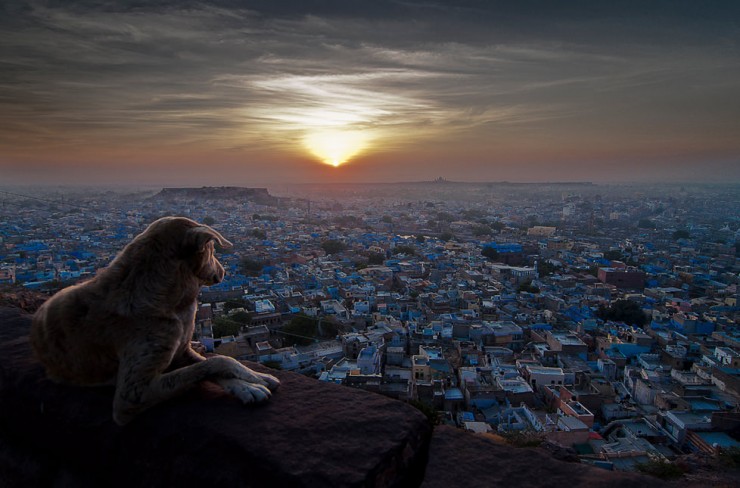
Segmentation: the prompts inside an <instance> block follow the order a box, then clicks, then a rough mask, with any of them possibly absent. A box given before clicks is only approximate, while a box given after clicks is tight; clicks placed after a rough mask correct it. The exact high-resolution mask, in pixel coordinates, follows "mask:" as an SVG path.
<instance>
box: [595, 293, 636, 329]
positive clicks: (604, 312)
mask: <svg viewBox="0 0 740 488" xmlns="http://www.w3.org/2000/svg"><path fill="white" fill-rule="evenodd" d="M596 316H597V317H599V318H600V319H602V320H613V321H615V322H624V323H626V324H629V325H636V326H638V327H642V326H643V325H645V322H647V317H645V314H644V313H643V311H642V309H641V308H640V305H638V304H637V303H635V302H633V301H632V300H617V301H615V302H614V303H612V304H611V306H609V307H608V308H607V307H604V306H603V305H601V306H599V310H598V311H597V312H596Z"/></svg>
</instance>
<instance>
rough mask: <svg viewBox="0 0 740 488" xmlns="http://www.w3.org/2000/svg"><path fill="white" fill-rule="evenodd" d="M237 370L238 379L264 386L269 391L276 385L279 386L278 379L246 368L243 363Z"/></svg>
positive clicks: (274, 388) (275, 387)
mask: <svg viewBox="0 0 740 488" xmlns="http://www.w3.org/2000/svg"><path fill="white" fill-rule="evenodd" d="M241 366H242V367H241V368H240V370H239V372H238V373H237V377H238V378H239V379H240V380H244V381H247V382H249V383H256V384H258V385H262V386H266V387H267V388H269V389H270V390H271V391H275V390H276V389H277V387H278V386H280V380H279V379H277V378H275V377H274V376H273V375H271V374H267V373H258V372H257V371H254V370H253V369H250V368H247V367H246V366H244V365H241Z"/></svg>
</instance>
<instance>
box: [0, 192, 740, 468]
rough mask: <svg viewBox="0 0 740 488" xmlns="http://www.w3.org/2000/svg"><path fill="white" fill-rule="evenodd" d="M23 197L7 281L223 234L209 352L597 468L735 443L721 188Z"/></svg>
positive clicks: (726, 210) (9, 215) (4, 258)
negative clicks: (428, 411)
mask: <svg viewBox="0 0 740 488" xmlns="http://www.w3.org/2000/svg"><path fill="white" fill-rule="evenodd" d="M199 190H200V191H199ZM24 191H25V190H15V191H13V192H12V193H11V194H8V193H6V194H3V195H4V196H3V198H4V200H3V206H2V219H1V220H0V282H2V283H4V284H5V286H23V287H27V288H31V289H38V290H46V289H49V290H53V289H56V288H58V287H59V286H61V285H62V284H68V283H73V282H75V281H78V280H80V279H85V278H86V277H89V276H91V275H92V274H93V273H94V272H95V270H96V269H98V268H100V267H101V266H104V265H105V264H106V263H107V262H109V261H110V259H111V258H112V257H113V256H114V255H115V253H116V252H117V251H118V250H119V249H120V248H121V247H122V246H123V245H125V243H126V242H128V241H129V240H130V239H131V238H132V237H133V236H134V235H136V234H137V233H138V232H140V231H141V230H143V228H144V227H145V226H146V224H147V223H148V222H150V221H151V220H153V219H154V218H156V217H158V216H161V215H165V214H179V215H186V216H190V217H192V218H194V219H196V220H199V221H203V222H207V223H211V224H212V225H213V226H214V227H216V228H217V229H218V230H219V231H221V232H222V233H223V234H224V235H225V236H226V237H227V238H228V239H230V240H231V241H232V242H234V244H235V247H234V249H233V250H231V251H229V252H228V253H227V252H222V253H221V255H220V258H221V260H222V262H223V263H224V265H225V266H226V268H227V278H226V280H225V281H224V282H223V283H221V284H219V285H217V286H213V287H210V288H206V289H204V290H203V292H202V293H201V297H200V299H201V306H200V309H199V310H198V314H197V316H196V321H197V331H198V337H196V339H198V340H200V341H201V342H203V344H204V345H205V346H206V347H207V348H208V349H210V350H213V351H216V352H219V353H221V354H228V355H232V356H235V357H239V358H244V359H251V360H255V361H261V362H263V363H265V364H268V365H271V366H273V367H280V368H283V369H289V370H293V371H297V372H301V373H304V374H307V375H311V376H314V377H316V378H317V379H319V380H321V381H331V382H335V383H340V384H344V385H347V386H348V387H354V388H364V389H367V390H370V391H374V392H377V393H379V394H384V395H388V396H391V397H393V398H398V399H400V400H413V401H416V402H420V403H423V404H426V405H427V406H428V407H430V408H433V409H436V410H437V411H438V412H440V418H442V419H443V421H445V422H447V423H450V424H454V425H457V426H458V427H460V428H467V429H469V430H473V431H476V432H485V431H490V432H495V433H498V434H500V435H504V436H505V435H509V434H511V433H512V432H527V433H532V434H533V435H536V436H539V437H542V438H545V439H548V440H550V441H551V442H554V443H557V444H560V445H563V446H566V447H572V448H574V449H576V450H577V452H578V453H580V455H581V457H582V460H584V461H586V462H593V463H597V464H599V465H601V466H605V467H610V468H613V469H632V468H633V467H634V466H635V465H636V464H637V463H640V462H644V461H645V460H646V459H648V458H650V457H653V458H655V457H657V458H665V459H673V458H675V457H676V456H677V455H679V454H681V453H686V452H692V451H696V452H716V451H718V450H720V449H727V448H730V447H733V446H736V447H737V446H740V443H738V439H737V425H738V423H739V422H740V418H739V416H740V414H739V413H738V412H739V409H738V398H739V396H740V327H739V326H738V325H739V324H738V319H739V318H740V307H739V306H738V295H739V290H738V281H739V280H738V274H739V273H740V266H738V261H737V258H738V246H737V242H738V241H739V240H740V221H739V220H738V215H740V202H739V199H738V195H739V193H738V188H736V187H731V186H715V187H696V188H676V187H635V188H630V187H627V188H625V187H619V188H610V187H600V186H596V185H507V184H487V185H473V184H470V185H463V184H456V183H450V182H441V183H440V182H438V183H434V184H428V185H424V184H416V185H406V186H401V185H374V186H373V185H354V186H342V187H338V186H330V187H324V188H318V189H317V188H311V187H293V188H290V189H284V190H282V191H281V196H282V198H274V197H272V196H271V195H269V194H267V193H266V192H265V191H254V192H251V191H241V190H239V189H228V191H213V190H212V189H188V190H168V191H166V192H164V193H160V194H158V195H157V191H151V192H136V193H122V192H103V191H97V192H95V191H77V192H76V193H70V192H69V191H66V192H63V193H62V192H61V191H60V192H57V193H50V192H49V191H46V192H45V193H43V194H32V195H28V194H27V193H24ZM25 195H28V196H32V197H35V198H36V199H34V198H27V197H26V196H25ZM638 195H639V198H638V197H637V196H638ZM565 209H567V211H565Z"/></svg>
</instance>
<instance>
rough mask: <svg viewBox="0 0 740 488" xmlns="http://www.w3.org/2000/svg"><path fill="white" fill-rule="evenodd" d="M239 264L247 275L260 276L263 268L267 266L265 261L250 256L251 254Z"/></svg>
mask: <svg viewBox="0 0 740 488" xmlns="http://www.w3.org/2000/svg"><path fill="white" fill-rule="evenodd" d="M239 264H240V265H241V270H242V273H244V274H245V275H246V276H259V274H260V272H261V271H262V268H264V267H265V263H264V262H263V261H260V260H259V259H254V258H250V257H249V256H245V257H243V258H242V260H241V262H240V263H239Z"/></svg>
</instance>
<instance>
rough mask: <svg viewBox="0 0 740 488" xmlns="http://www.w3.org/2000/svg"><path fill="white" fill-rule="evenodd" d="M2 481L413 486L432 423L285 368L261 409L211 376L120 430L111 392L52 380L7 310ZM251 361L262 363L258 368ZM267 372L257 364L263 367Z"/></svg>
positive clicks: (0, 410)
mask: <svg viewBox="0 0 740 488" xmlns="http://www.w3.org/2000/svg"><path fill="white" fill-rule="evenodd" d="M0 324H1V325H0V330H2V332H0V463H2V464H0V473H1V474H0V486H37V485H52V486H91V487H92V486H212V485H214V484H217V485H221V486H244V487H251V486H297V487H312V486H327V487H329V486H332V487H334V486H348V487H349V486H399V487H405V486H414V485H417V486H418V484H419V482H420V480H421V478H420V477H421V475H422V473H423V469H424V463H425V461H426V460H425V453H426V448H427V445H428V441H429V434H430V428H429V426H428V423H427V422H426V419H425V417H424V416H423V415H422V414H421V413H419V412H418V411H417V410H416V409H414V408H412V407H410V406H408V405H406V404H404V403H401V402H397V401H394V400H391V399H387V398H385V397H383V396H380V395H376V394H373V393H368V392H364V391H360V390H354V389H350V388H345V387H340V386H337V385H332V384H325V383H319V382H317V381H316V380H313V379H310V378H305V377H303V376H301V375H297V374H292V373H284V372H277V376H279V377H280V379H281V381H282V382H283V383H282V387H281V388H280V390H279V391H278V392H277V393H276V394H275V395H274V396H273V398H272V399H271V400H270V401H269V402H268V403H267V404H265V405H259V406H244V405H242V404H241V403H240V402H238V401H237V400H236V399H234V398H232V397H230V396H228V395H226V394H225V393H224V392H223V391H222V390H221V389H220V388H219V387H218V386H216V385H215V384H211V383H204V384H203V385H202V386H200V387H198V388H197V389H195V390H194V391H192V392H190V393H188V394H187V395H185V396H183V397H180V398H178V399H175V400H172V401H170V402H167V403H165V404H162V405H160V406H158V407H156V408H154V409H152V410H150V411H148V412H146V413H145V414H143V415H142V416H141V417H139V418H137V419H136V420H134V421H133V422H132V423H131V424H129V425H127V426H126V427H124V428H121V427H118V426H117V425H115V424H114V423H113V421H112V420H111V404H112V395H113V389H112V388H74V387H69V386H62V385H57V384H54V383H52V382H50V381H48V380H46V379H45V378H44V374H43V369H42V367H41V365H40V364H39V363H38V362H36V361H35V360H34V359H33V358H32V356H31V352H30V347H29V344H28V340H27V335H28V328H29V325H30V316H29V315H24V314H22V313H21V312H20V311H19V310H18V309H7V308H6V309H0ZM250 366H254V365H250ZM255 367H256V368H257V369H259V368H260V367H259V366H255Z"/></svg>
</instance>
